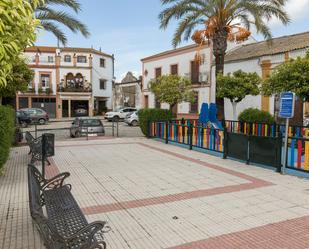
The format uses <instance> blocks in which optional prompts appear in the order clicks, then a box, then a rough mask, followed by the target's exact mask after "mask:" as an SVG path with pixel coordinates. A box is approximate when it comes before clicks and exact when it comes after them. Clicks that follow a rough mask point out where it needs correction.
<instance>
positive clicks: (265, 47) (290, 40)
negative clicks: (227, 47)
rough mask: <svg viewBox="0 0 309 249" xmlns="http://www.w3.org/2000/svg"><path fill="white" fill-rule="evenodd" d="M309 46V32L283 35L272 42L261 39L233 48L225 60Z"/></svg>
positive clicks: (271, 53)
mask: <svg viewBox="0 0 309 249" xmlns="http://www.w3.org/2000/svg"><path fill="white" fill-rule="evenodd" d="M307 47H309V32H304V33H299V34H294V35H289V36H282V37H278V38H274V39H272V40H271V43H270V42H269V41H261V42H256V43H251V44H247V45H243V46H240V47H238V48H236V49H234V50H231V51H229V52H228V53H227V54H226V56H225V62H230V61H238V60H245V59H249V58H256V57H261V56H265V55H274V54H280V53H285V52H288V51H292V50H297V49H302V48H307Z"/></svg>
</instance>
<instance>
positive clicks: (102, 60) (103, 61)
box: [100, 58, 105, 67]
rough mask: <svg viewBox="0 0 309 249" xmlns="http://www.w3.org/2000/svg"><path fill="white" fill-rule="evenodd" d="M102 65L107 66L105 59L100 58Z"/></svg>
mask: <svg viewBox="0 0 309 249" xmlns="http://www.w3.org/2000/svg"><path fill="white" fill-rule="evenodd" d="M100 67H105V59H103V58H101V59H100Z"/></svg>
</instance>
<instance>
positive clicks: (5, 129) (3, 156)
mask: <svg viewBox="0 0 309 249" xmlns="http://www.w3.org/2000/svg"><path fill="white" fill-rule="evenodd" d="M14 131H15V112H14V110H13V109H12V108H11V107H8V106H0V169H1V168H2V167H3V165H4V164H5V162H6V160H7V159H8V157H9V153H10V148H11V145H12V141H13V137H14Z"/></svg>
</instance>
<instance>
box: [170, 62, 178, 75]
mask: <svg viewBox="0 0 309 249" xmlns="http://www.w3.org/2000/svg"><path fill="white" fill-rule="evenodd" d="M171 74H172V75H178V65H177V64H175V65H171Z"/></svg>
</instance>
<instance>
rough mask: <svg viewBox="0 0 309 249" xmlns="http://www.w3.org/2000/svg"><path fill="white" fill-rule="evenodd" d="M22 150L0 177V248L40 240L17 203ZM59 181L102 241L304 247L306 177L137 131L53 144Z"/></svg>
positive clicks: (23, 204)
mask: <svg viewBox="0 0 309 249" xmlns="http://www.w3.org/2000/svg"><path fill="white" fill-rule="evenodd" d="M27 151H28V150H27V148H26V147H21V148H15V149H14V150H13V151H12V153H11V158H10V161H9V162H8V164H7V170H6V174H5V176H2V177H0V248H3V249H4V248H5V249H6V248H14V249H15V248H43V247H42V245H41V242H40V239H39V236H38V234H37V232H36V230H35V229H34V227H33V225H32V222H31V219H30V215H29V210H28V203H27V193H28V192H27V179H26V165H27V162H28V161H29V158H28V156H27ZM63 171H69V172H70V173H71V176H70V178H69V180H68V183H71V184H72V186H73V189H72V192H73V195H74V196H75V197H76V199H77V201H78V203H79V204H80V206H81V207H82V208H83V211H84V213H85V214H86V215H87V218H88V220H89V221H93V220H106V221H108V223H109V225H110V226H111V228H112V231H110V232H109V233H108V234H106V241H107V244H108V248H114V249H121V248H131V249H135V248H141V249H147V248H149V249H150V248H216V249H221V248H224V249H225V248H262V249H263V248H278V249H279V248H291V249H292V248H293V249H294V248H296V249H298V248H299V249H300V248H309V181H308V180H305V179H300V178H296V177H293V176H282V175H279V174H277V173H275V172H273V171H271V170H267V169H263V168H259V167H254V166H247V165H245V164H242V163H239V162H235V161H231V160H223V159H220V158H218V157H213V156H209V155H206V154H203V153H199V152H192V151H188V150H186V149H183V148H179V147H176V146H170V145H165V144H162V143H159V142H156V141H152V140H146V139H113V140H102V141H100V140H94V141H76V142H73V141H70V142H59V143H57V146H56V156H55V157H54V158H53V160H52V166H50V167H48V168H47V174H48V175H49V176H52V175H54V174H56V173H57V172H63Z"/></svg>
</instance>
